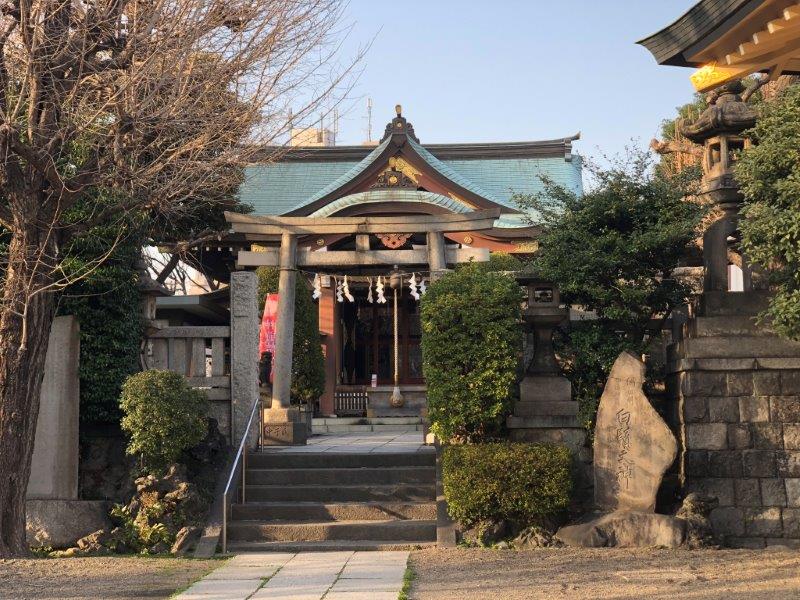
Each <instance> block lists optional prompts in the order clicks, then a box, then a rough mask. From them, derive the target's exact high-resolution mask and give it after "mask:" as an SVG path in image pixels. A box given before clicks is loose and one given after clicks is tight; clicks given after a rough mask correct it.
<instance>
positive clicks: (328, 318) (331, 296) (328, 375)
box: [319, 287, 339, 415]
mask: <svg viewBox="0 0 800 600" xmlns="http://www.w3.org/2000/svg"><path fill="white" fill-rule="evenodd" d="M319 331H320V333H321V334H323V335H324V338H323V339H324V342H323V343H324V345H325V391H324V392H323V393H322V396H321V397H320V399H319V411H320V413H321V414H323V415H332V414H334V403H333V397H334V394H335V393H336V373H337V372H338V371H337V366H336V362H337V354H338V352H339V344H338V343H337V340H338V336H337V331H338V322H337V319H336V293H335V290H334V289H333V287H324V288H322V296H320V299H319Z"/></svg>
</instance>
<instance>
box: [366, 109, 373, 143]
mask: <svg viewBox="0 0 800 600" xmlns="http://www.w3.org/2000/svg"><path fill="white" fill-rule="evenodd" d="M367 141H368V142H371V141H372V98H367Z"/></svg>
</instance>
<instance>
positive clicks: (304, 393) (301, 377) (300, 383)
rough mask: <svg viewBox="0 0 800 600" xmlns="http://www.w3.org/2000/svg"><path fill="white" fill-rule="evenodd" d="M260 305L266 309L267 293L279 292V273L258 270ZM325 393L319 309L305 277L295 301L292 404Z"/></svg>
mask: <svg viewBox="0 0 800 600" xmlns="http://www.w3.org/2000/svg"><path fill="white" fill-rule="evenodd" d="M256 274H257V275H258V306H259V309H258V310H259V313H260V312H261V311H263V310H264V300H265V299H266V297H267V294H274V293H277V292H278V278H279V275H280V271H279V270H278V269H276V268H274V267H259V268H258V269H256ZM324 391H325V362H324V357H323V356H322V345H321V344H320V339H319V309H318V308H317V305H316V304H315V303H314V301H313V300H312V298H311V288H310V286H309V284H308V281H306V279H305V278H304V277H301V276H298V277H297V285H296V287H295V299H294V344H293V348H292V387H291V398H292V401H293V402H304V403H312V404H313V403H314V402H316V401H317V399H318V398H319V397H320V396H321V395H322V393H323V392H324Z"/></svg>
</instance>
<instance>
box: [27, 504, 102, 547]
mask: <svg viewBox="0 0 800 600" xmlns="http://www.w3.org/2000/svg"><path fill="white" fill-rule="evenodd" d="M108 509H109V505H108V503H107V502H105V501H99V500H28V501H27V502H26V503H25V512H26V517H27V520H26V524H25V534H26V537H27V540H28V544H29V545H31V546H51V547H52V548H68V547H70V546H74V545H75V542H77V541H78V540H79V539H80V538H82V537H84V536H87V535H89V534H90V533H94V532H95V531H97V530H99V529H105V530H106V531H110V530H111V521H110V520H109V518H108Z"/></svg>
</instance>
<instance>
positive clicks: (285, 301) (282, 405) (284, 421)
mask: <svg viewBox="0 0 800 600" xmlns="http://www.w3.org/2000/svg"><path fill="white" fill-rule="evenodd" d="M296 284H297V237H296V236H295V235H293V234H291V233H285V232H284V233H283V235H282V236H281V253H280V277H279V279H278V315H277V324H276V327H277V328H276V331H275V359H274V361H273V365H274V366H273V371H272V373H273V375H272V406H271V407H270V408H269V409H267V410H266V411H265V413H266V414H265V419H264V420H265V422H264V430H263V435H262V442H263V443H264V444H265V445H272V446H276V445H279V446H280V445H296V444H305V443H306V438H307V437H308V429H307V426H306V424H305V423H303V422H301V420H300V411H299V409H298V408H297V407H293V406H292V405H291V388H292V347H293V346H294V301H295V288H296Z"/></svg>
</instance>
